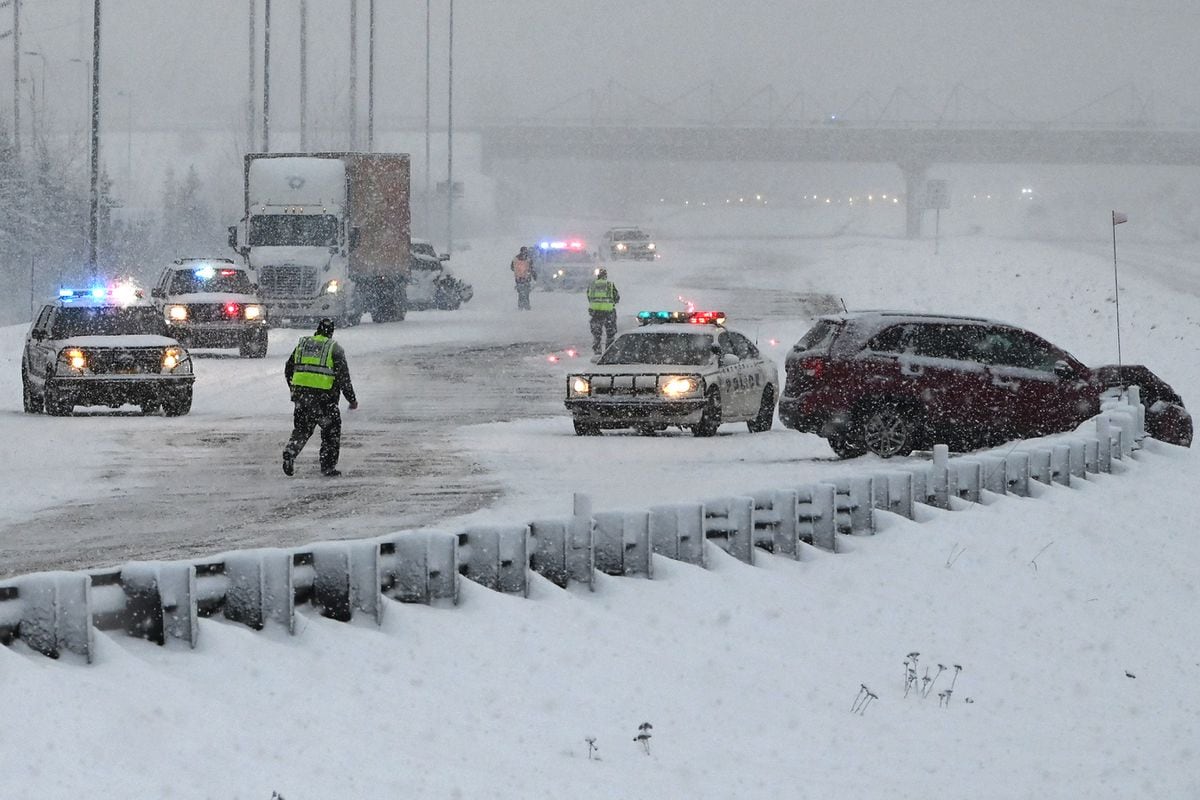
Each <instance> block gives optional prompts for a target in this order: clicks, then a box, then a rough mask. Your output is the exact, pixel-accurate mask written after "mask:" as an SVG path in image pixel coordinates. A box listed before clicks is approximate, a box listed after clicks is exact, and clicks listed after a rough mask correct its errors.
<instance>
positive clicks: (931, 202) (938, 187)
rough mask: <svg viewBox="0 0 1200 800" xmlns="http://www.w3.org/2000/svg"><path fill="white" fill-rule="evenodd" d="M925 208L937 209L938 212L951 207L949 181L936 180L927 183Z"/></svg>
mask: <svg viewBox="0 0 1200 800" xmlns="http://www.w3.org/2000/svg"><path fill="white" fill-rule="evenodd" d="M925 207H926V208H932V209H937V210H938V211H941V210H942V209H944V208H949V207H950V182H949V181H942V180H936V181H926V182H925Z"/></svg>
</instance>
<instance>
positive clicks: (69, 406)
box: [42, 377, 75, 417]
mask: <svg viewBox="0 0 1200 800" xmlns="http://www.w3.org/2000/svg"><path fill="white" fill-rule="evenodd" d="M42 402H43V403H44V404H45V406H46V413H47V414H49V415H50V416H52V417H69V416H71V414H73V413H74V412H75V404H74V403H72V402H71V401H70V400H64V399H63V398H62V397H61V396H60V395H59V392H58V389H57V388H56V387H55V386H54V382H53V381H52V380H50V378H48V377H47V378H46V383H45V385H44V388H43V389H42Z"/></svg>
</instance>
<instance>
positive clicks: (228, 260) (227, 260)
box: [171, 257, 238, 267]
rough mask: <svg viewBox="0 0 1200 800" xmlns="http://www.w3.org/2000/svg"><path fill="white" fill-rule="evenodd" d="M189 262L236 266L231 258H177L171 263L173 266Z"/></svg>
mask: <svg viewBox="0 0 1200 800" xmlns="http://www.w3.org/2000/svg"><path fill="white" fill-rule="evenodd" d="M189 261H214V262H220V263H222V264H233V265H234V266H235V267H236V266H238V265H237V264H236V263H234V261H233V259H232V258H199V257H196V258H192V257H188V258H177V259H175V260H174V261H173V262H171V263H172V264H174V265H183V264H185V263H187V262H189Z"/></svg>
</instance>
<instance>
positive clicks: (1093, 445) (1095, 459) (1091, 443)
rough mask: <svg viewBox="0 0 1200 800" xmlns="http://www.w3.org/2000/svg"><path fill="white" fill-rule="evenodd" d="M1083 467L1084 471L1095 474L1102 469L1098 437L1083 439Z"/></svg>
mask: <svg viewBox="0 0 1200 800" xmlns="http://www.w3.org/2000/svg"><path fill="white" fill-rule="evenodd" d="M1083 469H1084V472H1088V473H1091V474H1093V475H1094V474H1096V473H1097V472H1099V471H1100V441H1099V440H1098V439H1092V438H1088V439H1084V440H1083ZM1085 477H1086V476H1085Z"/></svg>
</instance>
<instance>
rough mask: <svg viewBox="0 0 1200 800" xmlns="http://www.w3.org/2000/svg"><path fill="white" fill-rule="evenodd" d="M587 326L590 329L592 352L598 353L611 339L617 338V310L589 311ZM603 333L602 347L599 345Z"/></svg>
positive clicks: (605, 347) (610, 342) (606, 346)
mask: <svg viewBox="0 0 1200 800" xmlns="http://www.w3.org/2000/svg"><path fill="white" fill-rule="evenodd" d="M588 316H589V317H590V319H589V320H588V326H589V327H590V328H591V329H592V352H593V353H595V354H596V355H600V354H601V353H603V352H604V351H605V350H607V349H608V346H609V345H610V344H612V340H613V339H615V338H617V312H616V311H589V312H588ZM601 334H603V335H604V348H603V349H601V347H600V336H601Z"/></svg>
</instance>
